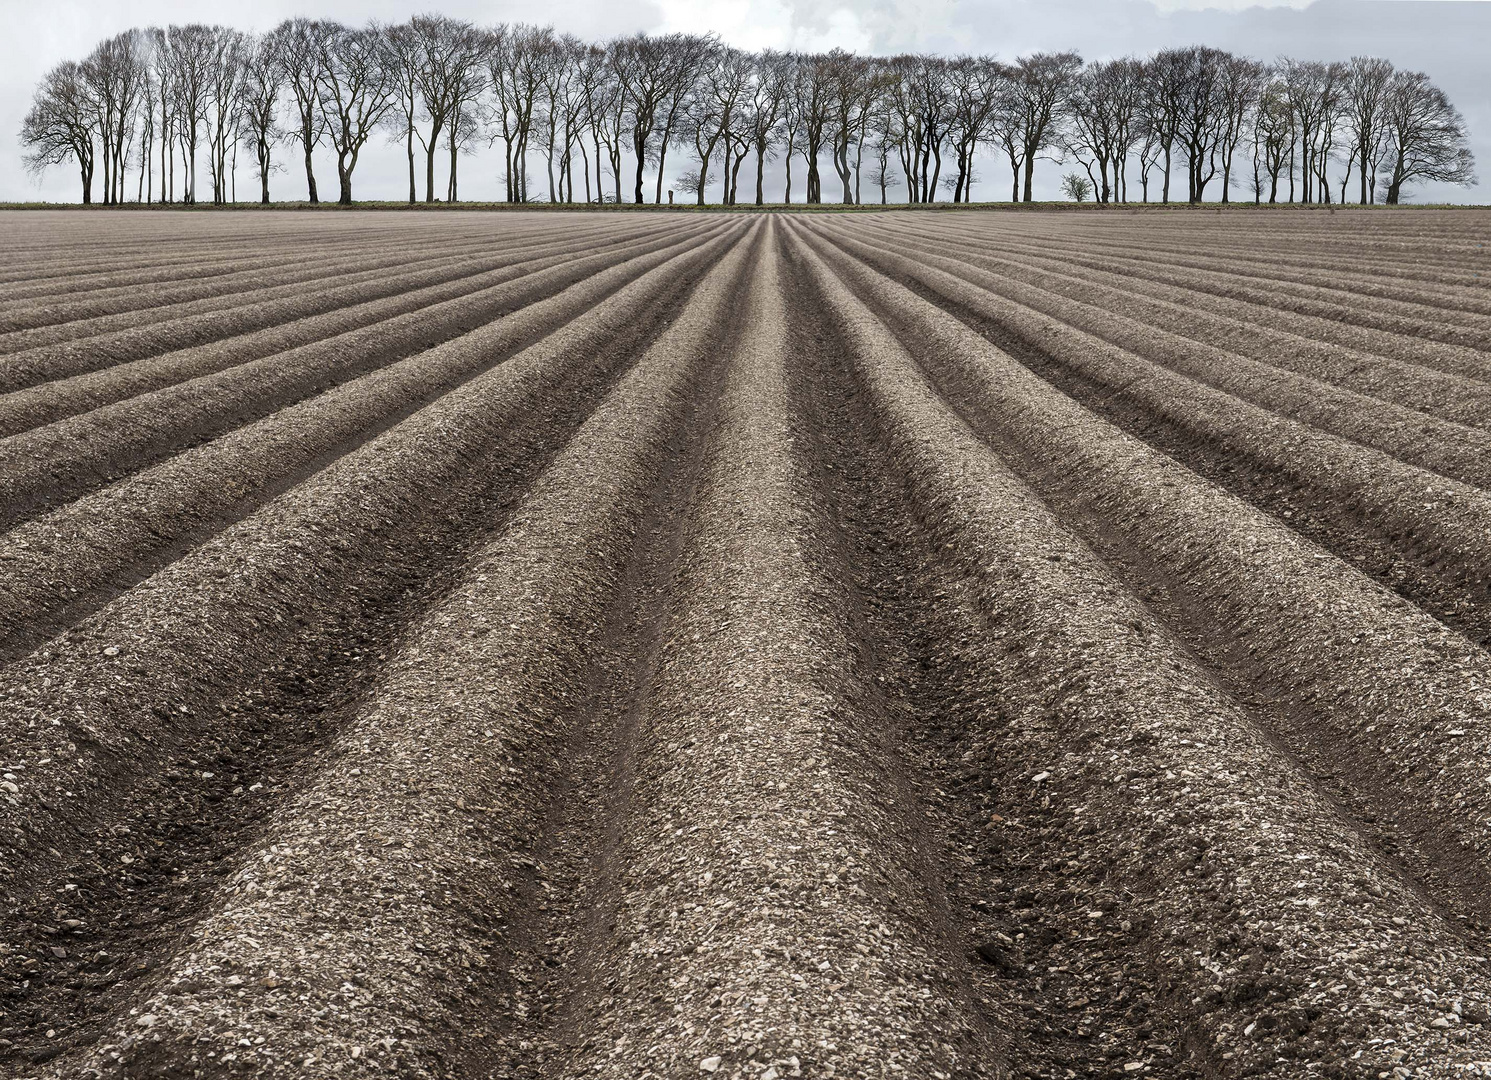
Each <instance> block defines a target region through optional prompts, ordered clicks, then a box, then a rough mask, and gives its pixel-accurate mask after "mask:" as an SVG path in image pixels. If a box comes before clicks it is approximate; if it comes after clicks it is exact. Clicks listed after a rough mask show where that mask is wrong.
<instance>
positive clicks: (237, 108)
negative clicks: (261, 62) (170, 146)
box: [207, 26, 250, 203]
mask: <svg viewBox="0 0 1491 1080" xmlns="http://www.w3.org/2000/svg"><path fill="white" fill-rule="evenodd" d="M249 46H250V42H249V39H248V36H247V35H246V34H244V33H243V32H242V31H239V30H233V29H231V28H229V27H225V26H214V27H213V28H212V56H211V63H210V65H209V67H208V76H207V103H208V108H207V169H208V172H210V173H211V174H212V201H213V202H215V203H224V202H227V201H228V197H229V191H228V152H229V150H230V149H232V148H233V147H236V146H237V145H238V133H239V124H240V122H241V120H242V112H241V109H242V104H243V100H242V95H243V79H244V73H245V68H244V61H245V59H246V54H247V52H248V49H249Z"/></svg>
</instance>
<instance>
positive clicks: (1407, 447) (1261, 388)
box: [835, 230, 1491, 488]
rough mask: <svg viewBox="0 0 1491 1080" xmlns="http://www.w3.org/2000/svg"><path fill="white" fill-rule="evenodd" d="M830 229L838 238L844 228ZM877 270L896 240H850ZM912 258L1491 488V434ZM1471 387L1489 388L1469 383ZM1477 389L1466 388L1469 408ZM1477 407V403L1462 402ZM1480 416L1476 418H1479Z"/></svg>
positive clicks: (1283, 410) (1283, 412) (1312, 423)
mask: <svg viewBox="0 0 1491 1080" xmlns="http://www.w3.org/2000/svg"><path fill="white" fill-rule="evenodd" d="M835 235H836V236H839V237H845V236H846V234H844V233H843V232H842V230H836V231H835ZM850 242H851V243H854V244H855V245H856V250H857V251H860V252H862V253H864V254H865V256H866V257H867V258H869V259H870V260H871V261H872V262H873V263H874V264H875V265H876V266H877V267H879V268H880V269H882V270H884V269H885V267H886V266H887V265H888V264H889V263H893V262H894V261H895V260H896V258H897V257H898V256H901V255H902V254H903V253H904V252H905V251H906V248H905V246H904V245H902V246H900V247H898V248H892V247H889V246H886V245H881V244H873V245H865V244H861V243H859V242H857V241H852V240H851V241H850ZM912 257H914V258H915V259H916V261H917V262H919V263H922V264H924V265H926V266H929V267H933V268H935V269H936V270H938V271H942V272H944V273H946V274H948V275H949V276H950V277H953V278H956V279H957V280H959V281H961V282H964V283H965V284H967V285H970V286H973V287H974V288H976V289H979V290H982V291H983V292H985V293H988V294H992V295H995V296H999V297H1001V298H1002V299H1003V300H1005V301H1008V302H1009V303H1010V304H1011V305H1013V306H1014V307H1015V308H1017V309H1018V310H1021V311H1022V312H1024V313H1026V314H1027V315H1028V314H1029V313H1032V312H1033V313H1036V314H1038V315H1044V316H1047V317H1049V318H1052V319H1056V320H1057V321H1058V322H1059V323H1060V324H1062V325H1065V326H1068V327H1071V328H1072V329H1075V330H1079V331H1081V332H1082V333H1084V334H1087V335H1090V336H1091V337H1093V338H1095V339H1098V340H1101V341H1104V342H1107V343H1108V344H1110V345H1113V346H1115V347H1117V348H1119V349H1122V350H1124V351H1125V352H1127V353H1131V354H1133V355H1135V356H1140V357H1143V359H1144V360H1145V361H1148V362H1150V363H1153V364H1156V365H1159V366H1162V367H1164V368H1165V369H1167V370H1169V371H1172V372H1174V373H1176V374H1177V375H1179V376H1181V377H1182V378H1185V379H1193V380H1195V381H1197V382H1199V383H1201V384H1203V385H1205V386H1208V387H1211V388H1212V389H1215V390H1220V391H1222V392H1224V393H1226V394H1230V395H1233V396H1235V397H1237V398H1239V399H1240V400H1242V401H1246V402H1249V403H1251V404H1253V405H1256V406H1258V407H1260V408H1262V409H1266V410H1269V411H1270V412H1273V413H1277V414H1279V415H1280V416H1284V417H1288V418H1290V419H1292V420H1296V421H1299V422H1300V423H1301V424H1305V425H1307V426H1309V427H1313V428H1316V429H1318V430H1320V431H1322V432H1326V433H1328V434H1331V435H1336V436H1339V437H1341V438H1343V439H1349V440H1351V441H1353V442H1356V443H1359V444H1361V445H1364V446H1370V447H1372V448H1374V449H1377V450H1381V451H1383V452H1384V453H1387V454H1391V455H1392V456H1393V457H1395V458H1397V459H1399V460H1400V461H1403V462H1406V463H1408V464H1410V465H1416V466H1418V467H1419V468H1422V469H1429V470H1432V471H1433V472H1436V473H1439V474H1440V475H1441V476H1446V477H1449V478H1451V479H1455V480H1461V481H1463V482H1465V483H1467V484H1473V485H1475V486H1477V487H1481V488H1487V487H1491V433H1488V432H1486V431H1484V430H1481V429H1480V428H1478V427H1467V426H1465V425H1464V424H1461V423H1454V422H1450V421H1447V420H1444V419H1440V418H1439V417H1437V416H1430V415H1425V414H1424V413H1423V412H1420V411H1417V410H1415V409H1411V408H1408V407H1405V406H1401V405H1395V404H1392V403H1390V402H1387V401H1382V400H1378V399H1376V398H1373V397H1370V396H1367V395H1366V394H1363V393H1358V392H1355V391H1352V390H1347V389H1342V388H1341V387H1339V386H1336V385H1334V384H1333V383H1331V382H1322V381H1320V380H1319V379H1318V378H1316V377H1312V376H1309V375H1302V374H1297V373H1295V372H1293V371H1290V370H1287V369H1284V368H1282V367H1281V366H1277V365H1275V364H1270V363H1265V362H1263V361H1259V360H1254V359H1251V358H1249V357H1246V356H1242V355H1239V354H1237V353H1235V352H1230V351H1228V350H1226V349H1222V348H1216V347H1214V346H1212V345H1209V344H1206V343H1204V342H1201V341H1197V340H1195V339H1194V338H1190V337H1186V336H1183V335H1182V334H1179V333H1175V332H1172V331H1171V330H1168V329H1165V328H1163V327H1160V326H1158V325H1156V324H1155V323H1153V322H1145V321H1141V320H1139V319H1136V318H1131V317H1129V316H1128V315H1125V314H1121V313H1120V312H1119V311H1117V310H1115V307H1117V306H1119V305H1115V304H1114V303H1113V302H1112V300H1111V299H1109V300H1108V303H1107V304H1098V303H1092V302H1089V301H1088V300H1084V299H1076V298H1072V297H1069V296H1066V295H1064V294H1063V293H1061V292H1057V291H1053V290H1051V289H1050V288H1045V287H1042V286H1041V285H1036V284H1026V283H1023V282H1021V281H1018V280H1013V279H1012V278H1011V277H1010V276H1009V275H1007V274H1006V275H995V274H991V273H987V272H984V271H982V270H978V269H975V268H973V267H970V266H968V265H966V264H965V263H963V262H962V261H961V260H958V259H949V258H943V257H941V256H938V255H935V254H930V253H927V252H925V251H922V250H920V249H918V250H917V251H916V252H915V254H914V256H912ZM1196 321H1198V319H1197V316H1196V315H1195V314H1194V313H1190V312H1187V313H1186V314H1185V315H1184V321H1181V320H1177V321H1176V325H1178V326H1180V327H1182V328H1189V326H1190V325H1193V324H1194V323H1195V322H1196ZM1471 387H1472V389H1473V390H1481V389H1487V390H1488V393H1487V394H1485V395H1480V396H1484V397H1485V401H1486V404H1488V405H1491V388H1483V387H1480V386H1479V385H1478V384H1471ZM1476 396H1477V395H1472V394H1465V395H1464V400H1465V403H1466V405H1467V406H1473V404H1474V401H1475V397H1476ZM1469 411H1471V412H1479V411H1480V410H1474V409H1471V410H1469ZM1478 419H1479V421H1480V422H1482V423H1484V422H1485V418H1484V416H1478Z"/></svg>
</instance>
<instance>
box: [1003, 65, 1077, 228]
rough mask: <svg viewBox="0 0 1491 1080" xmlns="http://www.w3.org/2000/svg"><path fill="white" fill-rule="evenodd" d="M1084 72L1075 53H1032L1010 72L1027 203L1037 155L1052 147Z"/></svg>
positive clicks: (1024, 195) (1029, 198)
mask: <svg viewBox="0 0 1491 1080" xmlns="http://www.w3.org/2000/svg"><path fill="white" fill-rule="evenodd" d="M1081 70H1082V58H1081V57H1080V56H1078V55H1077V54H1076V53H1074V52H1064V53H1033V54H1031V55H1030V56H1022V57H1021V58H1020V59H1019V60H1017V61H1015V65H1014V67H1013V68H1011V69H1010V73H1009V74H1010V78H1011V81H1012V89H1013V91H1014V99H1015V102H1016V105H1017V108H1018V110H1019V111H1018V118H1019V129H1018V132H1019V135H1018V137H1019V139H1020V144H1021V145H1020V150H1021V154H1022V159H1023V164H1024V168H1025V187H1024V193H1023V198H1024V201H1025V202H1030V201H1031V198H1032V195H1031V191H1032V184H1033V182H1034V176H1035V158H1036V155H1037V154H1039V153H1040V152H1041V151H1042V150H1045V149H1047V148H1048V147H1050V146H1051V145H1052V141H1053V140H1052V136H1053V135H1055V133H1056V125H1058V124H1059V123H1060V122H1061V120H1062V119H1063V117H1064V115H1065V112H1066V108H1067V105H1068V103H1069V101H1070V95H1071V90H1072V87H1073V85H1074V84H1075V82H1076V80H1077V75H1078V73H1079V72H1081Z"/></svg>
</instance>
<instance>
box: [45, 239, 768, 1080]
mask: <svg viewBox="0 0 1491 1080" xmlns="http://www.w3.org/2000/svg"><path fill="white" fill-rule="evenodd" d="M738 235H739V234H738V232H735V233H733V234H732V238H733V236H738ZM721 244H722V242H721V241H715V242H713V243H712V244H710V245H709V247H710V249H711V250H713V251H714V252H715V253H716V254H717V253H718V250H719V248H720V247H721ZM747 246H748V245H737V246H736V247H735V249H734V251H733V252H731V253H730V254H727V255H726V256H725V261H724V262H723V263H721V264H717V265H716V267H715V268H714V269H713V270H711V271H709V272H707V273H703V274H701V273H699V271H700V270H701V268H702V264H701V263H700V262H699V260H698V259H695V260H693V262H692V270H693V274H692V275H690V276H686V277H682V278H679V277H675V278H673V279H672V282H671V285H672V288H673V289H674V290H676V291H677V292H679V293H683V294H687V293H688V292H689V291H690V290H689V285H688V283H689V280H690V277H693V278H694V279H695V280H699V279H700V278H702V280H701V281H700V284H699V285H698V286H697V289H695V290H694V292H693V296H692V298H691V299H689V300H688V302H687V303H686V304H685V305H684V307H683V309H682V311H681V313H680V314H679V317H678V318H677V320H676V321H674V322H673V324H672V325H671V326H670V327H669V329H668V330H666V331H665V332H664V333H663V334H662V335H661V336H660V337H659V338H658V339H657V340H656V341H655V342H654V343H653V345H652V346H651V348H649V349H648V350H647V351H646V353H645V355H643V356H642V357H641V359H640V360H639V361H638V362H637V364H636V365H635V366H634V367H633V368H632V369H631V370H630V372H629V373H628V374H627V375H625V376H624V377H623V378H622V379H621V380H620V382H619V383H618V384H617V386H616V387H615V389H614V390H613V391H612V392H611V393H610V394H609V396H607V397H606V398H605V400H604V401H603V402H601V403H600V404H599V407H598V408H596V409H595V411H594V412H593V413H592V414H591V415H590V417H589V418H588V419H587V420H586V421H585V422H584V424H583V425H581V426H580V427H579V428H578V430H577V431H576V432H575V434H574V437H573V439H572V440H571V441H570V442H569V444H568V445H567V446H565V447H564V448H563V449H562V450H561V451H559V452H558V453H557V454H556V456H555V457H554V458H553V461H552V463H551V464H550V465H549V467H548V468H547V469H546V470H545V471H544V473H543V474H542V476H540V477H539V478H538V479H537V481H536V482H535V483H534V485H533V486H532V488H531V489H530V490H529V492H528V493H527V494H526V495H525V496H524V498H523V499H522V501H521V503H520V505H518V506H517V507H516V508H515V509H514V510H513V512H512V513H511V515H510V516H509V517H508V519H507V523H506V525H505V527H502V528H500V530H499V531H498V532H497V533H496V534H495V535H489V536H488V538H487V540H486V541H485V542H484V545H483V546H482V547H481V548H480V549H479V550H478V551H476V552H474V553H473V557H472V558H471V560H470V561H469V563H468V565H467V567H466V569H465V570H464V571H463V572H462V573H461V575H460V579H459V581H458V583H457V584H456V585H455V586H454V588H453V589H452V590H451V591H450V592H449V594H448V595H447V596H446V597H445V598H444V599H442V600H441V601H440V602H439V603H438V604H437V605H436V606H434V607H433V608H432V609H431V610H430V611H429V613H428V614H427V615H426V616H425V617H423V618H422V619H421V620H420V621H419V622H418V624H417V625H416V626H414V627H411V629H410V631H409V633H408V634H407V637H406V638H405V640H404V642H403V643H402V644H401V645H400V647H399V648H398V649H397V650H396V651H395V652H393V653H392V654H391V655H390V657H389V658H388V660H387V663H386V664H385V665H384V668H383V671H382V672H381V674H380V676H379V678H378V680H377V683H376V685H375V686H374V687H372V688H371V689H370V691H369V692H368V693H367V694H366V696H365V697H364V698H363V700H361V701H360V702H359V703H358V705H357V707H356V709H355V713H354V715H353V716H352V717H350V718H349V720H348V722H347V724H346V725H345V726H344V727H343V729H342V730H341V731H340V732H339V733H338V735H337V737H336V738H335V740H334V741H333V742H332V743H331V745H330V746H329V747H328V748H327V750H326V751H325V753H324V754H322V755H321V756H320V758H319V759H318V761H317V762H316V768H315V770H314V771H313V772H312V773H311V775H310V776H309V777H308V780H307V783H306V785H305V789H304V790H303V791H302V792H300V793H299V794H298V795H297V796H296V797H295V798H293V799H289V800H286V801H285V802H284V804H283V805H282V806H280V807H279V808H278V809H277V810H276V811H275V812H274V813H273V814H272V815H271V817H270V818H269V819H268V820H267V821H266V823H265V825H264V828H263V831H262V833H261V834H260V835H259V836H258V837H257V838H255V839H254V840H253V842H252V843H251V844H250V845H248V846H246V847H245V848H244V849H243V850H242V851H241V852H240V854H239V855H238V856H237V858H236V859H235V862H236V864H237V865H236V866H234V867H233V869H232V873H231V875H228V876H226V877H225V880H223V881H222V882H221V883H219V884H218V885H217V886H216V887H215V888H214V889H213V891H212V896H211V899H210V901H209V902H208V904H207V905H206V908H205V911H204V914H203V917H202V918H201V920H200V921H199V922H197V923H196V924H195V925H194V926H192V927H191V929H190V930H189V932H187V933H185V934H183V935H182V940H181V941H180V943H179V946H178V947H177V948H175V949H174V950H173V952H172V954H171V956H170V958H169V961H168V964H167V965H166V967H165V969H164V970H163V971H162V972H161V973H160V974H159V975H158V976H156V977H154V978H153V979H151V980H149V981H148V982H147V983H145V984H143V985H141V986H140V987H138V988H137V989H136V991H135V992H134V993H133V994H131V995H129V996H128V997H125V998H121V999H120V1000H119V1001H118V1002H117V1007H116V1011H115V1015H112V1016H110V1017H108V1018H107V1026H106V1027H105V1028H104V1030H103V1032H102V1033H101V1036H100V1038H99V1041H98V1043H97V1045H94V1046H86V1047H81V1048H80V1049H79V1052H78V1053H77V1054H76V1055H75V1057H73V1058H67V1059H63V1060H61V1061H59V1062H57V1063H56V1064H54V1065H53V1066H52V1067H51V1068H50V1069H49V1071H48V1073H47V1075H55V1076H67V1075H74V1074H76V1073H77V1072H79V1071H82V1072H88V1071H89V1070H96V1071H97V1073H99V1074H103V1075H137V1074H141V1073H147V1074H148V1073H155V1072H161V1071H164V1072H167V1073H175V1074H180V1073H188V1074H196V1075H212V1074H218V1073H222V1074H232V1073H236V1072H239V1071H243V1070H247V1071H251V1072H252V1071H258V1070H263V1069H271V1070H272V1069H274V1068H275V1067H276V1066H277V1064H278V1063H280V1062H285V1061H293V1062H296V1063H299V1064H300V1065H301V1067H305V1063H306V1062H308V1061H309V1062H315V1063H324V1065H325V1067H330V1068H335V1069H337V1070H338V1071H344V1072H350V1073H353V1074H359V1075H361V1074H373V1073H376V1074H381V1075H387V1074H388V1073H389V1072H393V1073H395V1074H396V1075H399V1076H407V1077H420V1076H460V1075H476V1074H478V1073H480V1072H483V1071H484V1070H483V1069H482V1068H481V1064H482V1062H483V1060H484V1057H485V1056H486V1055H485V1053H484V1043H483V1041H482V1040H481V1036H482V1035H483V1033H484V1032H486V1031H487V1030H488V1029H489V1028H490V1027H491V1025H493V1024H494V1023H497V1022H500V1020H501V1017H500V1014H497V1013H496V1012H495V1011H494V1009H493V1000H494V998H495V997H496V996H498V995H500V994H501V993H502V991H503V989H504V983H506V982H507V981H508V980H507V979H506V963H507V960H506V958H505V955H504V954H505V953H506V951H507V949H508V947H509V946H508V945H507V943H506V942H505V940H504V938H505V934H504V929H505V926H506V924H507V922H508V921H509V920H510V919H512V918H514V917H515V916H516V914H517V913H516V912H515V911H514V910H513V908H514V906H515V904H516V903H518V902H519V898H518V896H517V894H516V891H515V885H516V881H517V879H519V878H520V877H521V876H522V874H523V869H522V861H523V853H524V852H525V850H526V848H527V845H528V842H529V832H530V831H531V830H532V828H533V827H534V817H535V808H536V807H537V806H540V805H542V803H543V800H544V792H543V787H544V781H545V779H546V778H547V777H548V776H550V775H552V774H553V773H554V772H555V771H557V770H558V769H559V768H561V767H562V764H561V762H560V761H558V760H557V756H558V751H559V750H561V749H562V748H564V747H565V745H566V742H567V740H566V729H567V727H568V726H570V725H572V724H573V723H574V717H573V705H572V702H573V699H574V698H575V696H576V694H577V688H578V687H579V685H580V684H581V683H583V681H584V678H585V669H586V665H587V661H588V658H589V657H590V656H591V654H592V653H593V652H594V651H595V649H596V648H597V646H598V645H599V641H598V640H597V637H598V633H599V631H600V630H601V629H602V626H601V623H602V621H603V619H604V617H605V615H606V612H607V609H608V606H609V602H610V597H611V595H612V594H613V593H614V592H615V591H616V588H617V582H618V580H619V578H620V577H621V576H622V574H623V573H624V570H625V567H626V565H627V563H628V561H629V559H630V558H631V555H632V552H633V550H634V548H635V546H636V545H637V543H638V535H637V530H638V526H639V523H640V521H641V520H642V518H643V514H644V509H645V507H646V505H647V503H648V501H649V500H650V499H651V498H652V496H653V492H652V488H653V485H654V478H655V473H656V470H657V469H658V467H659V464H660V461H661V460H662V459H663V458H664V457H665V455H666V454H667V453H668V452H669V445H670V440H672V439H673V437H674V433H675V425H676V424H677V423H678V422H679V420H680V418H681V417H683V416H684V415H685V413H686V412H687V409H688V405H689V402H690V399H691V397H692V394H693V393H694V392H695V391H696V390H697V388H698V387H699V385H700V384H701V383H702V382H704V381H705V379H706V373H707V369H708V367H709V364H710V361H711V358H712V357H713V356H714V355H715V353H716V352H717V350H718V349H719V348H720V347H721V346H722V345H723V342H722V341H721V340H719V339H718V333H719V330H720V328H721V327H720V315H721V313H722V312H723V311H725V310H726V309H728V307H729V305H730V304H731V300H732V297H733V296H734V295H735V294H736V293H737V292H738V290H739V287H740V272H741V270H742V268H743V266H744V264H745V259H744V258H743V254H744V251H745V248H746V247H747ZM554 355H557V354H554ZM509 394H510V391H506V388H500V387H496V386H494V387H492V388H491V389H490V390H489V391H488V404H487V405H486V406H485V407H486V408H489V409H493V408H495V409H498V410H499V411H503V412H508V413H516V412H518V411H520V410H521V409H522V408H523V407H524V406H523V404H522V402H521V400H520V399H519V398H517V397H512V396H509ZM494 402H497V403H500V404H493V403H494ZM491 527H492V526H490V525H489V529H490V528H491ZM437 717H438V718H441V719H440V720H439V721H437V722H434V723H432V719H433V718H437ZM333 879H334V880H335V882H336V885H335V887H329V884H330V882H331V881H332V880H333ZM311 1003H314V1004H311ZM307 1005H309V1006H310V1008H309V1011H307ZM309 1012H314V1013H316V1014H318V1019H317V1020H316V1021H315V1022H314V1023H310V1024H306V1023H302V1022H301V1019H300V1018H301V1017H303V1016H306V1015H309ZM142 1016H149V1017H151V1018H152V1019H151V1020H150V1021H149V1022H148V1023H147V1024H145V1025H142V1024H141V1023H140V1022H139V1018H140V1017H142ZM245 1030H252V1031H254V1032H255V1033H256V1035H257V1036H259V1038H258V1039H257V1041H254V1040H250V1041H249V1045H247V1046H245V1045H243V1044H242V1043H241V1042H240V1039H241V1037H242V1032H243V1031H245Z"/></svg>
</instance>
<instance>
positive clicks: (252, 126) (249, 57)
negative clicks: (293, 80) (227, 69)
mask: <svg viewBox="0 0 1491 1080" xmlns="http://www.w3.org/2000/svg"><path fill="white" fill-rule="evenodd" d="M275 44H276V42H275V39H274V38H273V37H262V38H258V39H257V40H255V41H253V42H251V43H250V44H249V47H248V49H247V51H246V52H245V55H244V61H243V123H244V139H245V142H246V143H247V144H248V147H249V149H250V150H252V151H253V152H254V165H255V173H256V174H257V175H258V177H259V201H260V202H261V203H264V204H266V205H267V204H268V203H269V177H270V174H272V173H273V172H275V170H276V169H277V166H276V165H275V162H274V144H275V143H276V142H278V141H279V140H280V138H281V137H282V136H283V132H282V131H281V130H280V127H279V122H278V117H279V99H280V93H281V91H282V90H283V89H284V78H285V76H284V68H283V66H282V65H281V63H280V58H279V56H278V55H277V54H276V52H275Z"/></svg>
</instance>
